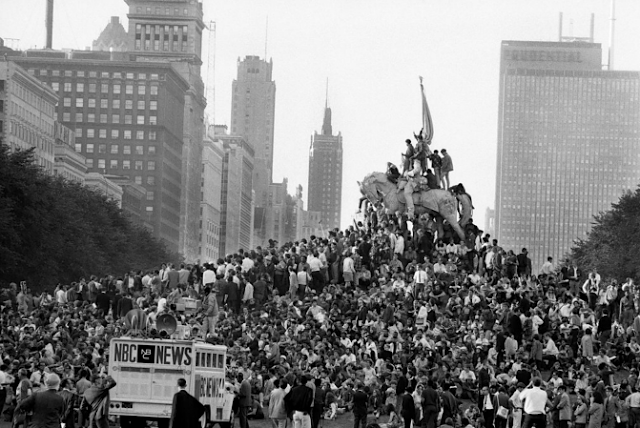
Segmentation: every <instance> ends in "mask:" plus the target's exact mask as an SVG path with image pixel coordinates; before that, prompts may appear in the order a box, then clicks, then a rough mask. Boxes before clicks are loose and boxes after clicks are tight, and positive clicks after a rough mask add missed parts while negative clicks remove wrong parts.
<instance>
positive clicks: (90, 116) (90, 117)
mask: <svg viewBox="0 0 640 428" xmlns="http://www.w3.org/2000/svg"><path fill="white" fill-rule="evenodd" d="M73 118H74V122H75V123H83V122H85V114H84V113H76V114H75V115H74V116H73ZM98 118H99V120H100V122H99V123H120V115H119V114H112V115H111V122H109V115H108V114H106V113H101V114H100V115H98ZM62 121H63V122H71V113H70V112H68V111H65V112H63V113H62ZM86 123H98V122H96V114H95V113H87V115H86ZM122 123H124V124H125V125H133V124H134V123H133V115H131V114H125V115H124V122H122ZM135 124H136V125H157V124H158V116H149V117H148V118H147V117H146V116H145V115H143V114H139V115H136V122H135Z"/></svg>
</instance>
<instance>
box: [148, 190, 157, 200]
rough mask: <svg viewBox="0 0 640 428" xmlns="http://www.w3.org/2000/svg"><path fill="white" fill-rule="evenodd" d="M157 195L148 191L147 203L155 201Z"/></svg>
mask: <svg viewBox="0 0 640 428" xmlns="http://www.w3.org/2000/svg"><path fill="white" fill-rule="evenodd" d="M154 196H155V194H154V193H153V190H149V191H147V201H153V199H154Z"/></svg>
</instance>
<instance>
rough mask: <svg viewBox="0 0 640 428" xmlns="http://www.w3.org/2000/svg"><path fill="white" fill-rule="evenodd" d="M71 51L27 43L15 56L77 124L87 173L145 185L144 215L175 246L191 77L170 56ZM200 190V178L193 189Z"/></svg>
mask: <svg viewBox="0 0 640 428" xmlns="http://www.w3.org/2000/svg"><path fill="white" fill-rule="evenodd" d="M40 55H44V57H41V56H40ZM70 56H72V58H68V57H67V54H66V53H65V52H59V51H28V52H27V53H26V56H21V57H13V58H12V59H13V60H15V61H16V62H17V63H18V64H20V65H21V66H22V67H24V68H25V69H27V70H28V71H29V74H30V75H32V76H34V77H35V78H37V79H39V80H40V81H42V82H44V83H46V84H47V85H48V86H49V87H51V88H53V91H54V94H55V96H56V97H57V100H58V106H57V112H56V118H57V120H58V121H59V122H61V123H62V124H64V125H65V126H67V127H69V128H71V129H73V130H74V132H75V149H76V151H77V152H78V153H80V154H82V155H83V156H84V157H85V158H86V166H87V169H88V173H89V174H93V175H92V177H93V176H95V174H98V173H99V174H106V175H117V176H121V177H123V176H126V177H128V178H129V179H130V180H132V181H133V183H135V184H137V185H141V186H143V187H144V188H145V190H146V195H145V201H144V204H143V205H144V213H143V217H144V218H143V221H144V223H146V224H148V225H150V226H151V228H152V230H153V232H154V235H155V236H156V237H158V238H160V239H162V240H163V241H164V242H165V243H166V244H167V246H168V248H169V249H170V250H171V251H180V247H179V242H180V230H181V228H180V198H181V195H182V192H183V190H182V181H181V178H182V175H183V170H182V161H181V156H182V153H183V150H182V139H181V138H182V129H183V112H184V104H185V93H186V92H187V90H188V89H189V85H188V83H187V82H186V81H185V80H184V79H183V78H182V77H181V76H180V75H179V74H178V73H176V71H175V70H174V68H173V67H172V66H171V64H167V63H164V64H163V63H158V62H155V63H142V62H132V61H110V60H109V58H110V57H111V55H110V54H109V52H73V53H71V54H70ZM96 58H99V59H96ZM201 168H202V166H201V165H200V166H199V167H198V169H201ZM97 180H98V182H99V181H100V180H101V179H97ZM89 181H91V180H89ZM199 190H200V189H199V184H198V195H199V194H200V191H199ZM112 193H113V192H112ZM198 211H199V208H198ZM197 226H198V225H197V224H196V227H197ZM194 260H195V259H194Z"/></svg>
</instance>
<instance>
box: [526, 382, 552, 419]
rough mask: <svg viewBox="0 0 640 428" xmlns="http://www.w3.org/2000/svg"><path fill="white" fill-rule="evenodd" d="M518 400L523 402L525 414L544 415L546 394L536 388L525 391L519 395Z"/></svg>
mask: <svg viewBox="0 0 640 428" xmlns="http://www.w3.org/2000/svg"><path fill="white" fill-rule="evenodd" d="M520 400H522V401H523V402H524V412H525V413H527V414H530V415H531V414H544V413H545V411H544V409H545V407H546V406H547V393H546V392H545V391H543V390H541V389H540V388H538V387H535V386H534V387H533V388H530V389H525V390H524V391H522V392H521V393H520Z"/></svg>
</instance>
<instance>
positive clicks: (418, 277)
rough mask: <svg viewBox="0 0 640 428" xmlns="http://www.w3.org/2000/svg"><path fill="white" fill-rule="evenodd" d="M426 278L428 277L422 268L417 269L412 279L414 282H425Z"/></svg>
mask: <svg viewBox="0 0 640 428" xmlns="http://www.w3.org/2000/svg"><path fill="white" fill-rule="evenodd" d="M427 279H429V277H428V276H427V273H426V272H425V271H423V270H417V271H416V273H414V274H413V281H414V282H415V283H416V284H426V282H427Z"/></svg>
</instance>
